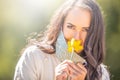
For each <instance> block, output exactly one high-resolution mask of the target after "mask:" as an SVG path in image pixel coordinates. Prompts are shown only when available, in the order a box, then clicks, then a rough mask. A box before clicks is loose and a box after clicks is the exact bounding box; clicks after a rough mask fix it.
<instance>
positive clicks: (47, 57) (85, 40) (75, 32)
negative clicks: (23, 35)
mask: <svg viewBox="0 0 120 80" xmlns="http://www.w3.org/2000/svg"><path fill="white" fill-rule="evenodd" d="M104 31H105V30H104V24H103V18H102V15H101V11H100V9H99V6H98V4H97V3H96V2H95V1H94V0H67V1H66V2H65V3H64V4H63V5H62V6H61V7H60V8H59V9H58V11H57V12H56V13H55V15H54V16H53V18H52V20H51V22H50V24H49V25H48V30H47V31H46V32H45V34H44V36H43V37H40V38H39V39H40V40H36V41H33V42H32V43H33V45H31V46H29V47H27V48H26V49H25V50H24V52H23V54H22V56H21V58H20V60H19V61H18V63H17V66H16V70H15V75H14V80H110V78H109V74H108V71H107V69H106V68H105V66H104V65H103V58H104V54H105V43H104V41H105V40H104ZM73 38H74V39H75V40H80V41H82V42H81V45H82V46H83V50H80V51H74V52H75V53H74V55H75V56H73V59H72V60H71V59H68V58H67V57H66V54H69V53H65V52H66V51H67V47H68V46H67V43H68V42H69V41H70V40H71V39H73ZM81 57H82V58H81ZM75 59H76V60H75ZM79 59H82V60H84V61H85V63H87V64H85V65H84V63H82V62H80V61H79ZM77 60H78V62H77ZM76 62H77V63H76Z"/></svg>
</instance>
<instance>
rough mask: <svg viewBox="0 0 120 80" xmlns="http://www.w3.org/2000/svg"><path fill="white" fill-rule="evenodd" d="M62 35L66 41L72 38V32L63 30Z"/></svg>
mask: <svg viewBox="0 0 120 80" xmlns="http://www.w3.org/2000/svg"><path fill="white" fill-rule="evenodd" d="M63 34H64V37H65V39H66V40H67V41H68V40H71V39H72V38H73V32H72V31H71V30H69V29H63Z"/></svg>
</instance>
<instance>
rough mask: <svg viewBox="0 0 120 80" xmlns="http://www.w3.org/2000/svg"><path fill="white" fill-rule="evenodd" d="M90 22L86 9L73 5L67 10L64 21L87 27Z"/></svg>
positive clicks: (88, 12)
mask: <svg viewBox="0 0 120 80" xmlns="http://www.w3.org/2000/svg"><path fill="white" fill-rule="evenodd" d="M90 22H91V14H90V11H88V10H87V9H83V8H79V7H74V8H73V9H72V10H70V11H69V12H68V15H67V16H66V19H65V23H72V24H74V25H76V26H83V27H89V26H90Z"/></svg>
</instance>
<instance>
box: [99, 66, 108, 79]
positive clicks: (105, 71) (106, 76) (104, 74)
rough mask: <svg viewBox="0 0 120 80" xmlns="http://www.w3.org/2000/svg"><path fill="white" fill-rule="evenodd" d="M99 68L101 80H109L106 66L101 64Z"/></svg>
mask: <svg viewBox="0 0 120 80" xmlns="http://www.w3.org/2000/svg"><path fill="white" fill-rule="evenodd" d="M101 69H102V80H110V74H109V71H108V70H107V66H105V65H104V64H101Z"/></svg>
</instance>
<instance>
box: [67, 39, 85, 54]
mask: <svg viewBox="0 0 120 80" xmlns="http://www.w3.org/2000/svg"><path fill="white" fill-rule="evenodd" d="M81 42H82V41H81V40H75V39H74V38H72V39H71V41H68V52H72V51H73V50H75V51H76V52H78V51H81V50H83V46H82V45H81Z"/></svg>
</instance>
